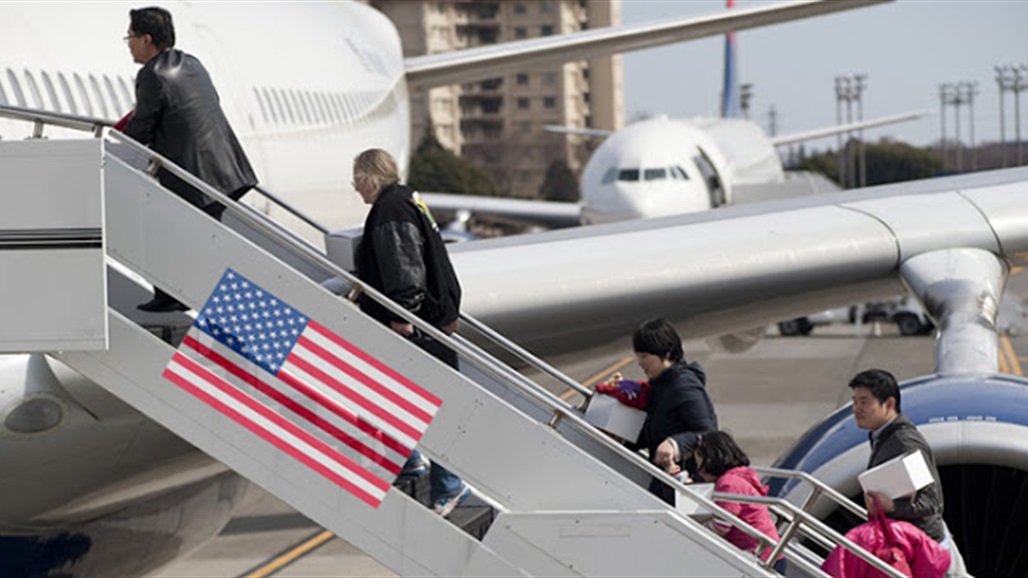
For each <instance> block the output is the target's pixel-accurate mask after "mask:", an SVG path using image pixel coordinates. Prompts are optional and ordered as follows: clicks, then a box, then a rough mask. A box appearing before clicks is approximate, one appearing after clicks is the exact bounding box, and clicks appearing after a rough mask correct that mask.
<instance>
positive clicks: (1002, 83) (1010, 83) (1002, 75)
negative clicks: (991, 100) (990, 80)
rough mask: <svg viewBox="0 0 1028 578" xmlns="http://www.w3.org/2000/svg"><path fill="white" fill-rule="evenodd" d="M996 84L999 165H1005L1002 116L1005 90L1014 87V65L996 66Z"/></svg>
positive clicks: (1005, 139) (1005, 143)
mask: <svg viewBox="0 0 1028 578" xmlns="http://www.w3.org/2000/svg"><path fill="white" fill-rule="evenodd" d="M995 69H996V85H997V86H998V87H999V155H1000V156H999V158H1000V166H1002V167H1003V168H1006V166H1007V126H1006V124H1007V123H1006V119H1005V118H1004V109H1005V108H1006V102H1005V101H1006V99H1005V98H1004V97H1005V96H1006V92H1007V91H1008V90H1011V89H1013V88H1014V84H1015V83H1014V67H1012V66H996V67H995Z"/></svg>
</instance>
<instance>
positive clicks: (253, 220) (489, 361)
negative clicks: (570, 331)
mask: <svg viewBox="0 0 1028 578" xmlns="http://www.w3.org/2000/svg"><path fill="white" fill-rule="evenodd" d="M109 136H111V137H114V138H115V139H116V140H118V141H119V142H121V143H122V144H124V145H125V146H127V147H128V148H129V149H130V150H132V151H133V152H135V153H136V154H139V155H141V156H143V157H145V158H147V159H148V160H149V161H150V162H151V163H157V164H159V166H160V167H161V168H163V169H164V170H166V171H168V172H170V173H172V174H173V175H175V176H176V177H178V178H179V179H181V180H183V181H185V182H186V183H187V184H188V185H190V186H192V187H195V188H196V189H197V190H199V191H200V192H201V193H203V194H204V195H206V196H208V197H211V198H213V199H215V200H216V201H217V202H220V203H222V204H224V205H225V206H226V207H227V209H226V210H227V211H228V212H230V213H232V214H234V215H235V216H236V217H237V218H239V219H240V220H241V221H243V222H244V223H246V224H248V225H249V226H251V227H253V228H255V229H256V230H258V231H261V232H263V233H265V234H268V235H270V236H273V237H277V238H278V239H279V240H280V241H282V242H283V243H286V244H287V245H288V246H289V247H290V248H291V249H293V250H294V255H295V256H297V257H301V258H303V259H304V260H305V261H307V262H308V264H310V265H313V266H315V267H316V268H320V269H321V270H322V272H324V273H326V274H328V275H330V276H334V277H338V278H341V279H343V280H344V281H345V282H347V283H348V284H349V285H350V287H351V291H350V292H349V293H348V294H347V299H349V300H351V301H356V300H357V299H358V298H359V297H360V295H362V294H363V295H367V296H368V297H369V298H371V299H373V300H374V301H376V302H377V303H378V304H380V305H382V306H383V307H384V308H385V309H386V310H388V311H389V312H391V313H393V314H394V315H396V316H398V317H400V318H402V319H404V320H406V321H407V322H408V323H411V324H412V325H414V326H415V327H416V328H418V329H419V330H420V331H422V332H423V333H425V334H427V335H429V336H431V337H432V338H433V339H436V340H437V341H439V342H440V343H442V344H444V345H446V346H447V347H449V348H450V349H452V350H454V351H456V352H457V353H458V355H460V356H461V357H462V358H464V359H466V360H468V361H470V362H472V363H474V364H475V365H477V366H478V367H479V368H481V369H482V370H484V371H485V372H486V373H487V374H489V375H491V376H492V377H493V378H495V379H497V380H499V381H500V382H501V383H505V384H507V385H508V386H511V387H513V388H515V389H516V390H518V391H520V392H521V393H522V394H524V395H526V396H527V397H528V398H530V399H533V400H535V401H536V402H538V403H541V404H543V405H544V406H545V407H548V408H549V410H550V411H551V412H552V413H553V415H554V418H553V419H551V421H550V424H553V423H555V422H558V421H560V420H563V421H564V423H568V424H571V425H572V426H573V427H575V429H577V430H579V431H580V432H581V433H583V434H584V435H585V436H587V437H589V438H591V439H592V440H593V441H594V442H597V443H599V444H601V445H603V446H605V447H606V448H607V449H609V450H611V451H612V452H614V453H615V454H617V455H618V456H619V457H621V458H622V459H625V460H628V462H629V463H631V464H633V465H634V466H635V467H637V468H640V469H642V470H643V471H644V472H646V473H647V474H649V475H650V476H653V477H656V478H657V479H659V480H661V481H662V482H664V483H666V484H668V485H670V486H672V487H674V488H676V489H677V490H678V491H679V492H681V493H682V494H684V495H685V496H687V497H688V498H689V499H692V500H693V501H695V502H697V503H698V504H699V505H701V506H703V507H704V508H706V509H707V510H708V511H710V512H712V513H713V515H714V516H716V517H718V518H719V519H722V520H724V521H725V522H726V523H728V524H731V525H733V526H735V527H737V528H739V530H740V531H742V532H744V533H746V534H747V535H749V536H751V537H753V538H754V539H756V540H758V541H760V542H762V543H764V544H768V545H773V542H772V541H771V540H770V538H768V537H766V536H764V535H763V534H762V533H760V532H759V531H757V530H756V529H754V528H753V527H752V526H750V525H749V524H747V523H746V522H744V521H743V520H741V519H739V518H738V517H737V516H735V515H734V514H732V513H730V512H728V511H726V510H724V509H722V508H721V507H719V506H718V505H717V504H715V503H714V502H713V501H711V500H709V499H707V498H706V497H704V496H702V495H700V494H698V493H696V492H695V491H693V490H692V489H691V488H689V487H688V486H686V485H684V484H682V483H681V482H680V481H678V480H677V479H675V478H674V477H672V476H671V475H670V474H668V473H667V472H665V471H663V470H661V469H659V468H658V467H657V466H655V465H653V464H652V463H650V462H649V461H647V460H645V459H644V458H643V457H642V456H640V455H639V454H637V453H635V452H632V451H630V450H628V449H627V448H625V447H624V446H622V445H621V444H620V443H618V442H616V441H614V440H613V439H611V438H610V437H608V436H607V435H605V434H603V433H602V432H600V431H599V430H597V429H596V428H595V427H593V426H592V424H590V423H588V422H586V421H585V419H583V418H582V416H581V415H580V413H579V411H578V410H577V409H575V408H573V407H572V406H570V405H568V404H567V403H566V402H564V401H563V400H561V399H559V398H557V397H556V396H554V395H553V394H552V393H550V392H549V391H546V390H545V389H543V388H541V387H539V386H538V385H537V384H534V383H532V382H530V380H527V378H524V377H523V376H520V375H519V374H518V377H514V375H515V374H516V372H514V371H513V370H512V369H510V368H509V367H508V366H507V365H506V364H505V363H503V362H501V361H499V360H498V359H496V358H495V357H493V356H492V355H491V354H489V353H488V352H486V351H484V350H482V349H481V348H479V347H478V346H476V345H474V344H472V343H471V342H469V341H467V340H466V339H464V338H460V337H459V336H450V335H447V334H446V333H444V332H443V331H441V330H439V329H437V328H436V327H434V326H432V325H431V324H429V323H427V322H425V321H423V320H422V319H421V318H419V317H417V316H416V315H414V314H413V313H411V312H410V311H408V310H406V309H404V308H403V307H401V306H399V305H397V304H396V303H394V302H393V301H392V300H390V299H389V298H387V297H386V296H385V295H383V294H382V293H380V292H379V291H377V290H376V289H374V288H373V287H370V286H368V285H366V284H365V283H363V282H362V281H360V279H358V278H357V277H356V276H354V275H352V274H351V273H349V272H348V271H345V270H343V269H342V268H340V267H339V266H337V265H336V264H335V263H332V262H331V261H329V260H328V258H327V257H325V256H324V255H323V254H321V253H320V252H318V251H316V250H315V249H313V248H312V247H311V246H310V245H309V244H308V243H305V242H302V241H301V240H300V239H299V238H298V236H296V234H295V233H293V232H291V231H289V230H287V229H285V228H284V227H282V226H281V225H279V224H278V223H276V222H275V221H273V220H272V219H270V218H268V217H267V216H266V215H263V214H261V213H259V212H257V211H255V210H253V209H252V208H251V207H248V206H246V205H243V204H240V203H236V202H234V201H232V199H230V198H229V197H228V196H226V195H224V194H223V193H221V192H220V191H218V190H216V189H214V188H213V187H211V186H210V185H208V184H206V183H204V182H203V181H202V180H200V179H199V178H197V177H196V176H194V175H192V174H191V173H189V172H188V171H186V170H185V169H183V168H181V167H179V166H178V165H176V164H174V163H172V162H171V161H168V160H167V159H164V158H163V157H161V156H160V155H158V154H157V153H155V152H153V151H151V150H150V149H148V148H147V147H144V146H143V145H141V144H139V143H138V142H136V141H134V140H133V139H131V138H130V137H128V136H127V135H124V134H122V133H120V132H118V131H115V130H112V131H110V133H109ZM152 166H153V165H152ZM555 371H556V370H555ZM569 379H570V378H569Z"/></svg>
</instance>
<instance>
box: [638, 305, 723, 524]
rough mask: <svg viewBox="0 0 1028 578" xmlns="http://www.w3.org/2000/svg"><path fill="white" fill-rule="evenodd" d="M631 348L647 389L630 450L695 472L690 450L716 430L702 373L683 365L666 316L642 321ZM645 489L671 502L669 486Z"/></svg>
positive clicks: (670, 467) (691, 365)
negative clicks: (643, 411) (701, 437)
mask: <svg viewBox="0 0 1028 578" xmlns="http://www.w3.org/2000/svg"><path fill="white" fill-rule="evenodd" d="M632 348H633V349H634V350H635V355H636V357H637V358H638V360H639V366H640V367H641V368H642V370H643V373H645V374H646V378H647V379H648V380H649V383H650V386H652V390H651V391H650V401H649V405H648V406H647V408H646V421H645V422H643V427H642V431H640V433H639V438H638V439H637V440H636V442H635V444H630V447H632V448H633V449H639V448H646V449H647V450H648V451H649V455H650V460H651V461H652V462H653V463H655V464H656V465H658V466H660V467H662V468H664V469H665V470H668V471H669V472H675V471H677V470H679V469H685V470H687V471H688V472H689V474H690V475H691V476H694V475H695V474H696V471H695V468H696V466H695V464H694V463H693V461H692V449H693V446H694V445H695V444H696V438H697V437H699V435H700V434H702V433H704V432H708V431H715V430H717V429H718V425H717V414H716V413H715V412H714V404H713V403H711V401H710V397H709V396H708V395H707V389H706V386H705V385H706V373H705V372H704V371H703V368H702V367H700V364H698V363H687V362H686V361H685V354H684V352H683V351H682V340H681V338H680V337H679V336H678V332H677V331H675V328H674V326H672V325H671V323H670V322H668V321H667V320H666V319H653V320H650V321H647V322H645V323H643V324H642V325H641V326H640V327H639V329H637V330H636V332H635V334H634V335H633V336H632ZM650 491H652V492H653V493H654V494H656V495H658V496H660V497H661V498H662V499H664V500H665V501H666V502H668V503H670V504H674V495H675V493H674V490H672V489H671V488H670V487H668V486H665V485H664V484H662V483H660V482H658V481H657V480H656V479H654V480H653V481H652V482H651V484H650Z"/></svg>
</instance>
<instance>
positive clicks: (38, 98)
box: [25, 70, 46, 109]
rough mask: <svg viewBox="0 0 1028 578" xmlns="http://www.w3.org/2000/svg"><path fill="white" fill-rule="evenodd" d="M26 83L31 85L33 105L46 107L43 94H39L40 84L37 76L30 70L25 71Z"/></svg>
mask: <svg viewBox="0 0 1028 578" xmlns="http://www.w3.org/2000/svg"><path fill="white" fill-rule="evenodd" d="M25 85H26V86H28V87H29V96H31V97H32V102H33V106H34V107H36V108H42V109H45V108H46V104H44V103H43V95H42V94H39V85H37V84H36V79H35V77H34V76H32V73H31V72H29V71H28V70H26V71H25Z"/></svg>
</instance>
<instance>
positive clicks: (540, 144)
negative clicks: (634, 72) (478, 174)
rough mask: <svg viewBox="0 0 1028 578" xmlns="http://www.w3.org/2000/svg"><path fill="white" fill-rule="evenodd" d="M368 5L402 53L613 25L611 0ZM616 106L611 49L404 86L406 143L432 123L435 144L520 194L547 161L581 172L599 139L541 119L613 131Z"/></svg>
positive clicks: (535, 184) (615, 5)
mask: <svg viewBox="0 0 1028 578" xmlns="http://www.w3.org/2000/svg"><path fill="white" fill-rule="evenodd" d="M372 5H373V6H375V7H376V8H378V9H379V10H381V11H382V12H383V13H385V14H386V15H387V16H389V18H390V19H392V21H393V22H394V23H395V25H396V27H397V29H398V30H399V32H400V36H401V38H402V40H403V46H404V51H405V56H415V55H421V54H435V53H439V52H446V51H450V50H459V49H462V48H468V47H474V46H482V45H486V44H494V43H497V42H507V41H511V40H522V39H526V38H535V37H539V36H549V35H553V34H564V33H568V32H576V31H579V30H584V29H586V28H589V27H602V26H610V25H613V24H618V23H620V4H619V0H588V1H587V0H503V1H496V0H471V1H468V0H464V1H460V0H453V1H435V2H412V1H404V0H374V1H373V2H372ZM623 114H624V113H623V88H622V79H621V57H620V56H613V57H608V58H599V59H594V60H589V61H580V62H572V63H568V64H565V65H563V66H558V67H553V68H546V69H534V70H525V71H522V72H518V73H516V74H512V75H509V76H504V77H497V78H491V79H485V80H481V81H476V82H472V83H466V84H463V85H455V86H447V87H439V88H433V89H431V90H427V91H419V92H415V93H412V94H411V117H412V118H411V121H412V125H413V126H412V134H413V136H414V140H415V141H419V140H420V138H421V135H423V134H424V131H425V129H426V127H428V126H431V127H432V128H433V130H434V131H435V136H436V138H437V139H438V140H439V142H440V143H442V144H443V146H445V147H446V148H448V149H450V150H452V151H454V152H455V153H457V154H459V155H461V156H463V157H465V158H467V159H469V160H471V161H472V162H474V163H475V164H477V165H478V166H481V167H482V168H484V169H486V170H488V171H489V172H490V173H492V174H493V176H494V177H495V178H496V181H497V183H499V185H500V188H501V190H502V191H504V193H505V194H507V195H509V196H513V197H520V198H534V197H536V196H537V195H538V191H539V187H540V185H542V182H543V179H544V177H545V174H546V169H547V168H548V167H549V165H550V163H551V162H553V161H555V160H560V161H563V162H565V163H567V165H568V166H569V167H570V168H571V170H572V171H574V172H575V173H576V174H580V173H581V170H582V168H583V167H584V166H585V163H586V161H587V160H588V158H589V154H590V153H591V152H592V150H594V149H595V147H596V146H598V144H599V143H598V142H596V139H590V138H587V137H581V136H576V135H566V134H559V133H551V132H547V131H545V130H544V127H545V126H546V125H548V124H555V125H563V126H570V127H581V128H601V129H609V130H617V129H619V128H621V127H622V126H623V124H624V119H623ZM413 146H417V142H415V143H413Z"/></svg>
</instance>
